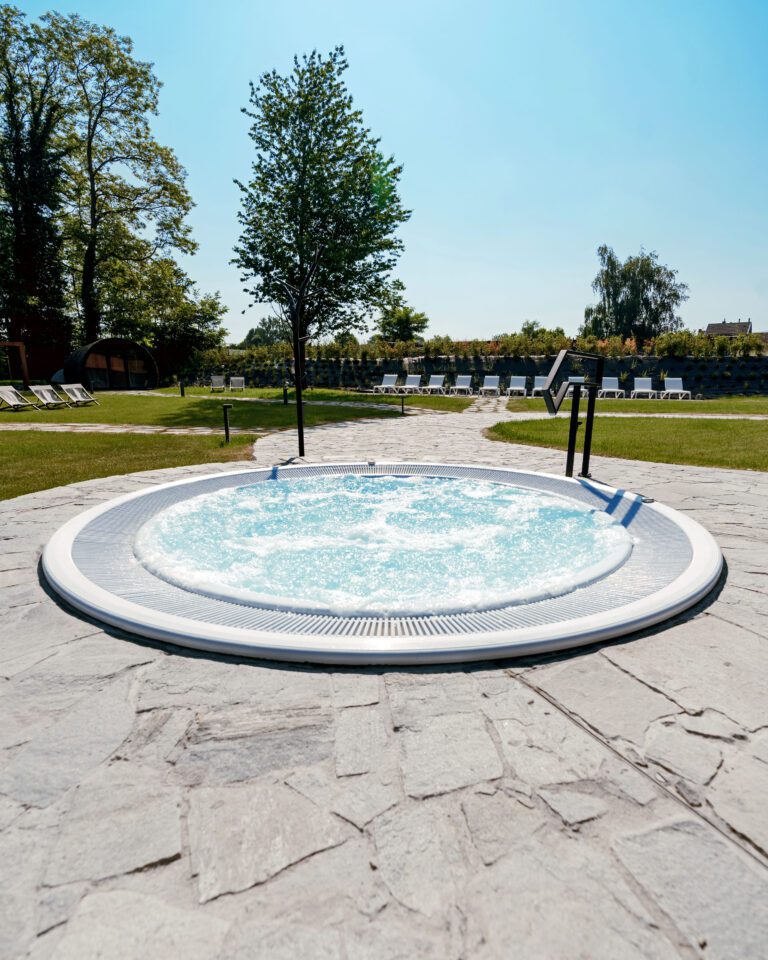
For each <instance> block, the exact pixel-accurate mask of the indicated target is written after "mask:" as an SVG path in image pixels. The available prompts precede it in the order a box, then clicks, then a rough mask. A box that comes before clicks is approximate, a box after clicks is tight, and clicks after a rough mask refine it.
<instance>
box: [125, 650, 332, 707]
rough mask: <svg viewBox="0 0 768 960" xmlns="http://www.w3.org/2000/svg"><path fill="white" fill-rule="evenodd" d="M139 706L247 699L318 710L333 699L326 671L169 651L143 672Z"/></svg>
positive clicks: (212, 704) (204, 704)
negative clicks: (236, 661) (234, 661)
mask: <svg viewBox="0 0 768 960" xmlns="http://www.w3.org/2000/svg"><path fill="white" fill-rule="evenodd" d="M143 681H144V682H143V684H142V688H141V692H140V697H139V709H140V710H154V709H155V708H157V707H172V706H182V707H194V708H196V709H199V708H200V707H215V708H220V707H221V706H222V704H235V703H249V704H252V705H254V706H256V707H258V708H259V710H260V712H261V713H263V714H268V713H280V712H281V711H286V710H300V709H310V710H318V709H320V708H321V707H329V706H330V700H331V689H330V680H329V678H328V675H327V674H325V673H321V672H319V671H316V670H315V671H312V670H306V669H302V668H299V667H290V666H285V667H265V666H263V665H262V664H258V663H253V664H243V663H232V662H231V661H227V660H215V659H213V658H207V657H206V658H203V657H195V656H166V657H164V658H162V659H161V660H159V661H158V662H157V663H155V664H153V665H152V666H151V667H149V668H148V669H147V670H146V671H145V672H144V674H143Z"/></svg>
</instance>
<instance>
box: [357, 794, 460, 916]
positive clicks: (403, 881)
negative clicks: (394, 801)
mask: <svg viewBox="0 0 768 960" xmlns="http://www.w3.org/2000/svg"><path fill="white" fill-rule="evenodd" d="M373 836H374V841H375V843H376V863H377V865H378V868H379V871H380V872H381V877H382V879H383V881H384V882H385V883H386V885H387V887H389V890H390V891H391V893H392V896H394V897H395V898H396V899H397V900H399V901H400V903H402V904H403V906H406V907H409V908H410V909H411V910H416V911H418V912H419V913H423V914H425V915H426V916H428V917H434V918H438V917H439V918H445V917H447V916H448V914H449V913H450V912H451V910H452V909H453V907H454V906H455V904H456V902H457V900H458V897H459V891H460V890H461V888H462V886H463V883H464V880H465V877H466V872H467V865H466V860H465V857H464V854H463V852H462V849H461V842H460V840H459V833H458V830H457V825H456V824H455V823H454V822H453V820H452V818H451V816H450V815H449V813H448V812H447V811H446V810H445V809H443V808H442V807H440V806H439V805H437V804H435V803H430V804H427V803H421V804H418V805H412V806H408V807H398V808H396V809H395V810H390V811H389V812H387V813H385V814H383V816H381V817H379V819H378V820H376V821H375V823H374V825H373Z"/></svg>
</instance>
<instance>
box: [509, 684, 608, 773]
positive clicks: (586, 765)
mask: <svg viewBox="0 0 768 960" xmlns="http://www.w3.org/2000/svg"><path fill="white" fill-rule="evenodd" d="M525 711H526V713H525V716H524V717H523V718H521V719H505V720H496V721H495V727H496V729H497V730H498V733H499V737H500V739H501V744H502V748H503V750H504V755H505V756H506V758H507V760H508V761H509V764H510V766H511V767H512V772H513V773H514V775H515V776H516V777H517V778H518V779H519V780H522V781H523V782H524V783H527V784H528V785H529V786H531V787H534V788H538V787H544V786H549V785H551V784H556V783H572V782H574V781H576V780H598V779H600V769H601V767H602V764H603V761H604V760H605V759H606V757H607V756H608V755H609V754H608V751H607V750H606V748H605V747H603V746H601V745H600V744H599V743H597V742H596V741H595V740H594V739H593V738H592V737H591V736H590V735H589V734H588V733H586V731H584V730H582V729H581V728H580V727H579V726H578V725H577V724H575V723H573V722H571V721H570V720H568V719H567V718H566V717H564V716H563V715H562V714H561V713H560V712H559V711H558V710H556V709H555V708H554V707H552V706H551V705H550V704H549V703H547V701H546V700H544V699H543V698H542V697H539V696H537V697H535V698H534V700H533V702H532V703H530V704H529V703H526V705H525Z"/></svg>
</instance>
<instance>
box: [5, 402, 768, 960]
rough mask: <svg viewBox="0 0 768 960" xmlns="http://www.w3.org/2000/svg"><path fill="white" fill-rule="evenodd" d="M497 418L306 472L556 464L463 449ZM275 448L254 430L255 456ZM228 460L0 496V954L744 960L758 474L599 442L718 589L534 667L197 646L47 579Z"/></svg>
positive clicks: (760, 598)
mask: <svg viewBox="0 0 768 960" xmlns="http://www.w3.org/2000/svg"><path fill="white" fill-rule="evenodd" d="M504 416H511V415H508V414H506V413H505V411H504V407H503V403H496V402H495V401H488V402H485V403H482V404H479V405H476V406H474V407H473V408H471V409H470V410H468V411H466V412H465V413H462V414H440V415H422V416H419V417H404V418H393V419H387V420H380V421H361V422H353V423H339V424H328V425H325V426H321V427H316V428H313V429H311V430H308V431H307V454H308V459H310V460H321V459H322V460H368V459H377V458H378V459H408V460H422V461H424V460H430V459H432V460H441V461H454V462H468V463H497V464H503V465H508V466H518V467H523V468H528V469H536V470H544V471H549V472H554V473H562V469H563V460H564V454H562V453H560V452H556V451H549V450H544V449H538V448H537V449H534V448H527V447H520V446H514V445H509V444H504V443H498V442H493V441H490V440H488V439H486V438H485V437H484V435H483V430H484V429H485V428H486V427H489V426H491V425H492V424H493V423H495V422H498V420H499V419H502V418H503V417H504ZM295 447H296V440H295V435H294V434H292V433H290V432H285V433H277V434H271V435H269V436H267V437H264V438H262V439H260V440H259V441H258V442H257V443H256V445H255V459H254V460H253V461H252V465H254V466H262V465H264V464H271V463H276V462H286V461H288V460H292V458H293V455H294V452H295ZM293 462H296V461H295V460H293ZM247 466H248V464H232V463H229V464H222V465H221V466H220V467H218V468H217V467H213V466H211V465H205V466H203V467H184V468H178V469H175V470H164V471H154V472H151V473H143V474H133V475H130V476H120V477H111V478H108V479H102V480H93V481H89V482H87V483H80V484H75V485H72V486H69V487H61V488H57V489H53V490H48V491H44V492H41V493H36V494H31V495H29V496H25V497H20V498H17V499H16V500H10V501H5V502H2V503H0V598H1V599H2V605H1V606H0V677H2V680H0V682H1V683H2V696H1V697H0V749H1V750H2V753H1V754H0V863H2V864H3V868H2V870H0V956H3V957H6V956H7V957H31V958H35V960H41V958H47V957H52V958H56V960H62V958H77V960H87V958H90V957H110V958H111V957H121V958H133V957H136V958H140V957H141V958H145V957H158V958H161V957H162V958H164V957H182V956H183V957H185V958H200V960H203V958H206V960H207V958H221V960H235V958H246V957H247V958H249V960H253V958H269V960H280V958H283V957H285V958H289V957H290V958H298V957H302V958H303V957H308V958H309V957H311V958H316V957H318V958H319V957H323V958H333V960H336V958H339V960H341V958H345V960H357V958H371V960H395V958H435V960H446V958H457V960H458V958H484V960H485V958H509V957H517V958H522V960H526V958H558V960H559V958H572V957H573V958H576V957H579V958H590V960H593V958H605V960H620V958H640V957H647V958H667V957H670V958H671V957H683V958H690V957H705V958H716V960H717V958H733V960H748V958H755V960H758V958H763V957H765V955H766V946H765V945H766V943H768V817H766V814H765V805H766V796H768V695H767V694H766V680H768V510H766V503H768V474H764V473H748V472H739V471H727V470H715V469H706V468H697V467H685V466H676V465H667V464H650V463H638V462H631V461H624V460H608V459H602V458H599V457H598V458H594V460H593V473H594V475H595V476H596V477H597V478H599V479H600V480H604V481H606V482H607V483H610V484H612V485H615V486H619V487H624V488H628V489H631V490H636V491H639V492H642V493H643V494H645V495H648V496H651V497H655V498H657V499H659V500H663V501H664V502H666V503H668V504H670V505H671V506H673V507H676V508H677V509H679V510H682V511H684V512H686V513H688V514H689V515H691V516H693V517H694V518H696V519H697V520H699V521H700V522H701V523H703V524H704V525H705V526H706V527H707V528H708V529H709V530H710V531H711V532H712V533H713V534H714V535H715V537H716V538H717V540H718V542H719V543H720V545H721V547H722V549H723V553H724V555H725V557H726V560H727V565H728V570H727V576H726V577H725V579H724V581H723V583H722V584H721V587H720V589H719V592H717V591H716V594H715V595H714V596H712V597H710V598H709V599H708V600H707V601H706V602H705V603H703V604H701V605H700V606H699V607H698V608H696V609H694V610H692V611H690V612H689V613H688V614H686V615H685V616H683V617H680V618H678V619H677V620H676V621H675V622H673V623H671V624H668V625H665V626H664V627H661V628H657V629H655V630H653V631H650V632H648V633H646V634H642V635H639V636H634V637H631V638H627V639H625V640H621V641H618V642H614V643H610V644H605V645H602V646H600V647H593V648H587V649H583V650H577V651H574V652H572V653H567V654H562V655H559V656H556V657H550V658H541V659H537V660H528V661H504V662H493V663H488V662H486V663H479V664H474V665H469V666H468V665H462V666H460V667H445V668H441V667H429V668H417V669H412V670H400V669H397V670H387V669H378V670H373V669H371V670H353V669H340V668H319V667H314V666H307V667H301V666H295V665H294V666H284V665H281V664H278V663H260V662H256V661H251V662H247V661H238V660H234V659H227V658H217V657H211V656H203V655H196V654H194V653H192V652H190V651H184V650H180V649H174V648H169V647H163V646H162V645H160V644H153V643H149V642H145V641H141V640H138V639H136V638H132V637H128V636H125V635H122V634H120V633H119V632H118V631H116V630H112V629H107V630H104V629H102V628H101V627H100V626H99V624H97V623H95V622H92V621H88V620H86V619H84V618H82V617H80V616H77V615H75V614H73V613H71V612H69V611H68V610H66V609H63V608H62V607H61V606H60V605H59V604H58V603H57V602H56V601H55V600H54V599H53V597H52V596H51V595H50V593H49V592H48V591H47V589H46V586H45V584H44V583H43V582H42V581H41V578H40V572H39V557H40V551H41V549H42V547H43V545H44V544H45V542H46V540H47V539H48V537H49V536H50V535H51V533H52V532H53V531H54V530H55V529H56V528H57V527H58V526H59V525H60V524H61V523H63V522H64V521H65V520H67V519H68V518H70V517H72V516H74V515H75V514H77V513H79V512H80V511H82V510H84V509H86V508H88V507H89V506H92V505H94V504H96V503H99V502H102V501H104V500H106V499H109V498H111V497H114V496H117V495H119V494H123V493H126V492H129V491H132V490H136V489H139V488H141V487H144V486H146V485H148V484H154V483H157V482H161V481H164V480H169V479H176V478H180V477H183V476H187V475H193V474H201V473H208V472H213V471H214V470H216V469H221V470H232V469H240V468H243V467H247Z"/></svg>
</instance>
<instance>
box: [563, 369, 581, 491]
mask: <svg viewBox="0 0 768 960" xmlns="http://www.w3.org/2000/svg"><path fill="white" fill-rule="evenodd" d="M580 397H581V384H579V383H574V385H573V399H572V400H571V426H570V428H569V430H568V456H567V458H566V461H565V475H566V477H572V476H573V460H574V457H575V456H576V434H577V433H578V430H579V398H580Z"/></svg>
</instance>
